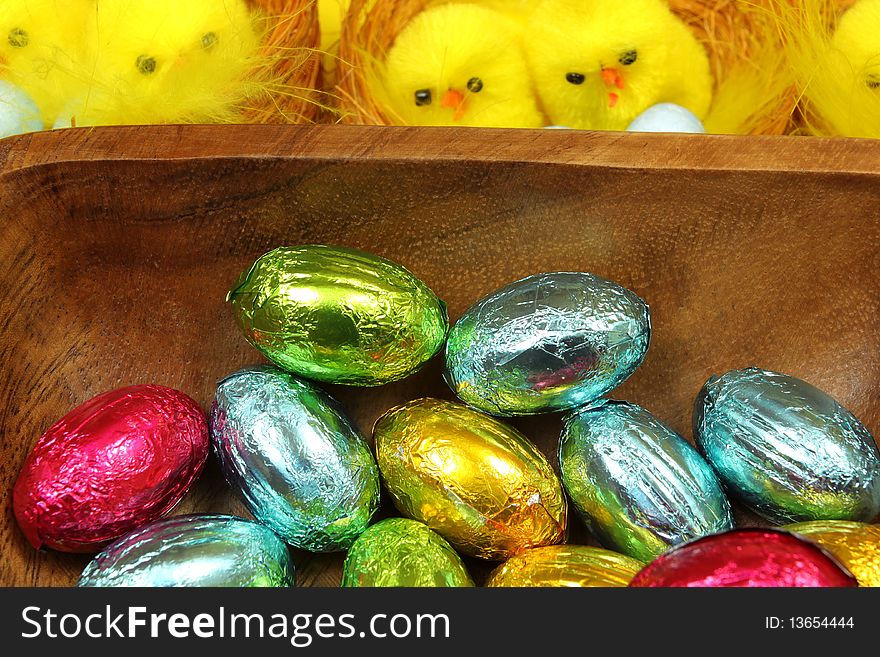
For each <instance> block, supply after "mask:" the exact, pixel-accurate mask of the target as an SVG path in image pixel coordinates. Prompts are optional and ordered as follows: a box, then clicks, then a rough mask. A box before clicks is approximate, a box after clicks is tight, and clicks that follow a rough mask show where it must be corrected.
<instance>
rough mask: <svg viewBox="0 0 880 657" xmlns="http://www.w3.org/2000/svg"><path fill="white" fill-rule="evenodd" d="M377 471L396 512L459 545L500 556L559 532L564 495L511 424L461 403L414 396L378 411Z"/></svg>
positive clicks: (553, 538)
mask: <svg viewBox="0 0 880 657" xmlns="http://www.w3.org/2000/svg"><path fill="white" fill-rule="evenodd" d="M374 436H375V440H376V453H377V457H378V461H379V470H380V471H381V473H382V478H383V480H384V482H385V486H386V488H387V490H388V492H389V493H390V494H391V497H392V499H393V500H394V503H395V505H396V506H397V508H398V509H399V510H400V511H401V513H402V514H403V515H405V516H407V517H409V518H414V519H415V520H419V521H421V522H424V523H425V524H426V525H428V527H430V528H431V529H433V530H434V531H436V532H437V533H439V534H440V535H441V536H443V537H444V538H445V539H446V540H448V541H449V542H450V543H451V544H452V545H453V546H454V547H455V548H456V549H457V550H458V551H460V552H462V553H464V554H468V555H471V556H476V557H481V558H484V559H495V560H502V559H507V558H508V557H510V556H513V555H514V554H517V553H519V552H521V551H522V550H526V549H528V548H531V547H537V546H541V545H552V544H554V543H560V542H562V541H563V540H564V538H565V527H566V516H567V507H566V500H565V494H564V493H563V491H562V485H561V484H560V482H559V479H558V477H557V476H556V473H555V472H554V471H553V468H552V466H551V465H550V463H549V462H548V461H547V459H546V458H545V457H544V455H543V454H541V452H539V451H538V449H537V448H536V447H535V446H534V445H533V444H532V443H531V442H529V440H528V439H527V438H526V437H525V436H523V435H522V434H521V433H519V432H518V431H516V430H515V429H513V428H511V427H508V426H506V425H505V424H503V423H501V422H500V421H498V420H496V419H494V418H491V417H489V416H486V415H482V414H481V413H478V412H476V411H474V410H471V409H469V408H467V407H466V406H463V405H461V404H456V403H453V402H448V401H442V400H438V399H419V400H415V401H412V402H409V403H408V404H404V405H403V406H399V407H397V408H395V409H392V410H391V411H389V412H388V413H386V414H385V415H384V416H383V417H381V418H379V420H378V421H377V422H376V426H375V428H374Z"/></svg>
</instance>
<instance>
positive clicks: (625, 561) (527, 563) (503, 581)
mask: <svg viewBox="0 0 880 657" xmlns="http://www.w3.org/2000/svg"><path fill="white" fill-rule="evenodd" d="M644 565H645V564H643V563H642V562H641V561H637V560H636V559H633V558H631V557H627V556H625V555H623V554H618V553H617V552H612V551H610V550H603V549H602V548H595V547H585V546H582V545H550V546H548V547H540V548H534V549H532V550H526V551H525V552H523V553H522V554H519V555H517V556H515V557H512V558H510V559H508V560H507V561H505V562H504V563H503V564H502V565H500V566H499V567H498V568H496V569H495V571H494V572H493V573H492V574H491V575H490V576H489V579H488V581H487V582H486V586H491V587H519V588H534V587H601V588H618V587H623V586H627V585H628V584H629V583H630V581H631V580H632V578H633V577H635V575H636V573H638V572H639V571H640V570H641V569H642V568H643V567H644Z"/></svg>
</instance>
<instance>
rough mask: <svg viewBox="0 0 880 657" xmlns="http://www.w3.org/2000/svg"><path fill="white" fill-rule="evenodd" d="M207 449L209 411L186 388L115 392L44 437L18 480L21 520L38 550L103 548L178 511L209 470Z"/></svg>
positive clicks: (85, 406)
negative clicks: (200, 477)
mask: <svg viewBox="0 0 880 657" xmlns="http://www.w3.org/2000/svg"><path fill="white" fill-rule="evenodd" d="M208 445H209V442H208V423H207V420H206V418H205V414H204V413H203V412H202V409H201V408H199V406H198V404H196V402H194V401H193V400H192V399H190V398H189V397H187V396H186V395H185V394H183V393H182V392H178V391H177V390H172V389H171V388H165V387H163V386H156V385H136V386H129V387H126V388H120V389H118V390H113V391H110V392H106V393H104V394H101V395H98V396H97V397H94V398H92V399H90V400H89V401H87V402H85V403H84V404H82V405H81V406H78V407H77V408H75V409H74V410H72V411H70V413H68V414H67V415H65V416H64V417H63V418H61V419H60V420H59V421H58V422H56V423H55V424H54V425H52V426H51V427H50V428H49V429H48V431H46V433H44V434H43V435H42V437H41V438H40V439H39V440H38V441H37V444H36V445H35V446H34V448H33V450H31V452H30V454H29V455H28V457H27V459H26V460H25V462H24V465H23V466H22V469H21V472H20V473H19V475H18V479H17V480H16V482H15V487H14V489H13V510H14V512H15V517H16V519H17V520H18V524H19V526H20V527H21V529H22V531H23V532H24V534H25V536H26V537H27V539H28V541H29V542H30V543H31V545H33V546H34V547H35V548H38V549H39V548H43V547H48V548H52V549H54V550H60V551H63V552H95V551H97V550H99V549H100V548H101V547H103V546H104V545H106V544H107V543H109V542H111V541H113V540H115V539H117V538H119V537H120V536H123V535H125V534H127V533H128V532H130V531H132V530H133V529H135V528H137V527H140V526H141V525H144V524H146V523H149V522H152V521H153V520H156V519H157V518H160V517H161V516H163V515H164V514H166V513H167V512H168V511H170V510H171V509H172V508H173V507H174V506H175V505H176V504H177V503H178V502H179V501H180V500H181V498H182V497H183V496H184V494H186V492H187V491H188V490H189V487H190V485H191V484H192V483H193V482H194V481H195V480H196V478H197V477H198V476H199V474H200V473H201V471H202V468H203V466H204V464H205V460H206V459H207V456H208Z"/></svg>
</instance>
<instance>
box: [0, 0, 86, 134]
mask: <svg viewBox="0 0 880 657" xmlns="http://www.w3.org/2000/svg"><path fill="white" fill-rule="evenodd" d="M92 4H93V3H92V0H0V78H3V79H5V80H7V81H9V82H11V83H13V84H15V85H16V86H17V87H19V88H21V89H22V90H24V91H25V92H26V93H27V94H28V95H29V96H30V97H31V98H32V99H33V100H34V102H35V103H36V104H37V105H38V106H39V108H40V111H41V113H42V116H43V121H44V122H45V123H48V124H49V125H51V124H52V123H53V122H54V121H55V118H56V116H57V114H58V112H59V111H60V109H61V107H62V105H63V104H64V103H65V102H66V100H67V98H68V97H69V95H70V94H71V93H73V90H74V89H75V88H76V87H77V81H76V79H75V77H74V76H73V75H72V71H74V70H75V69H76V67H77V65H78V62H79V61H80V60H81V57H82V55H83V53H84V49H85V47H86V44H85V40H84V38H83V25H84V24H85V22H86V20H87V17H88V16H89V14H90V10H91V9H92Z"/></svg>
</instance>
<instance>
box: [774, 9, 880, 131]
mask: <svg viewBox="0 0 880 657" xmlns="http://www.w3.org/2000/svg"><path fill="white" fill-rule="evenodd" d="M772 4H773V7H774V10H775V15H776V17H777V19H778V29H779V32H780V33H781V34H782V35H783V37H784V39H785V44H786V47H785V54H786V56H787V59H788V65H789V67H790V70H791V71H792V73H793V77H794V78H795V83H796V86H797V92H798V96H799V98H800V103H799V109H800V113H801V115H802V117H803V119H804V123H805V127H806V130H807V131H808V132H809V133H811V134H814V135H837V136H847V137H868V138H880V40H878V36H877V35H878V34H880V0H859V1H858V2H856V3H855V5H853V6H852V8H851V9H849V10H847V11H846V12H845V13H843V14H842V15H841V13H840V5H841V4H842V3H841V1H840V0H799V1H798V2H796V3H792V2H790V1H789V0H773V3H772Z"/></svg>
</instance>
